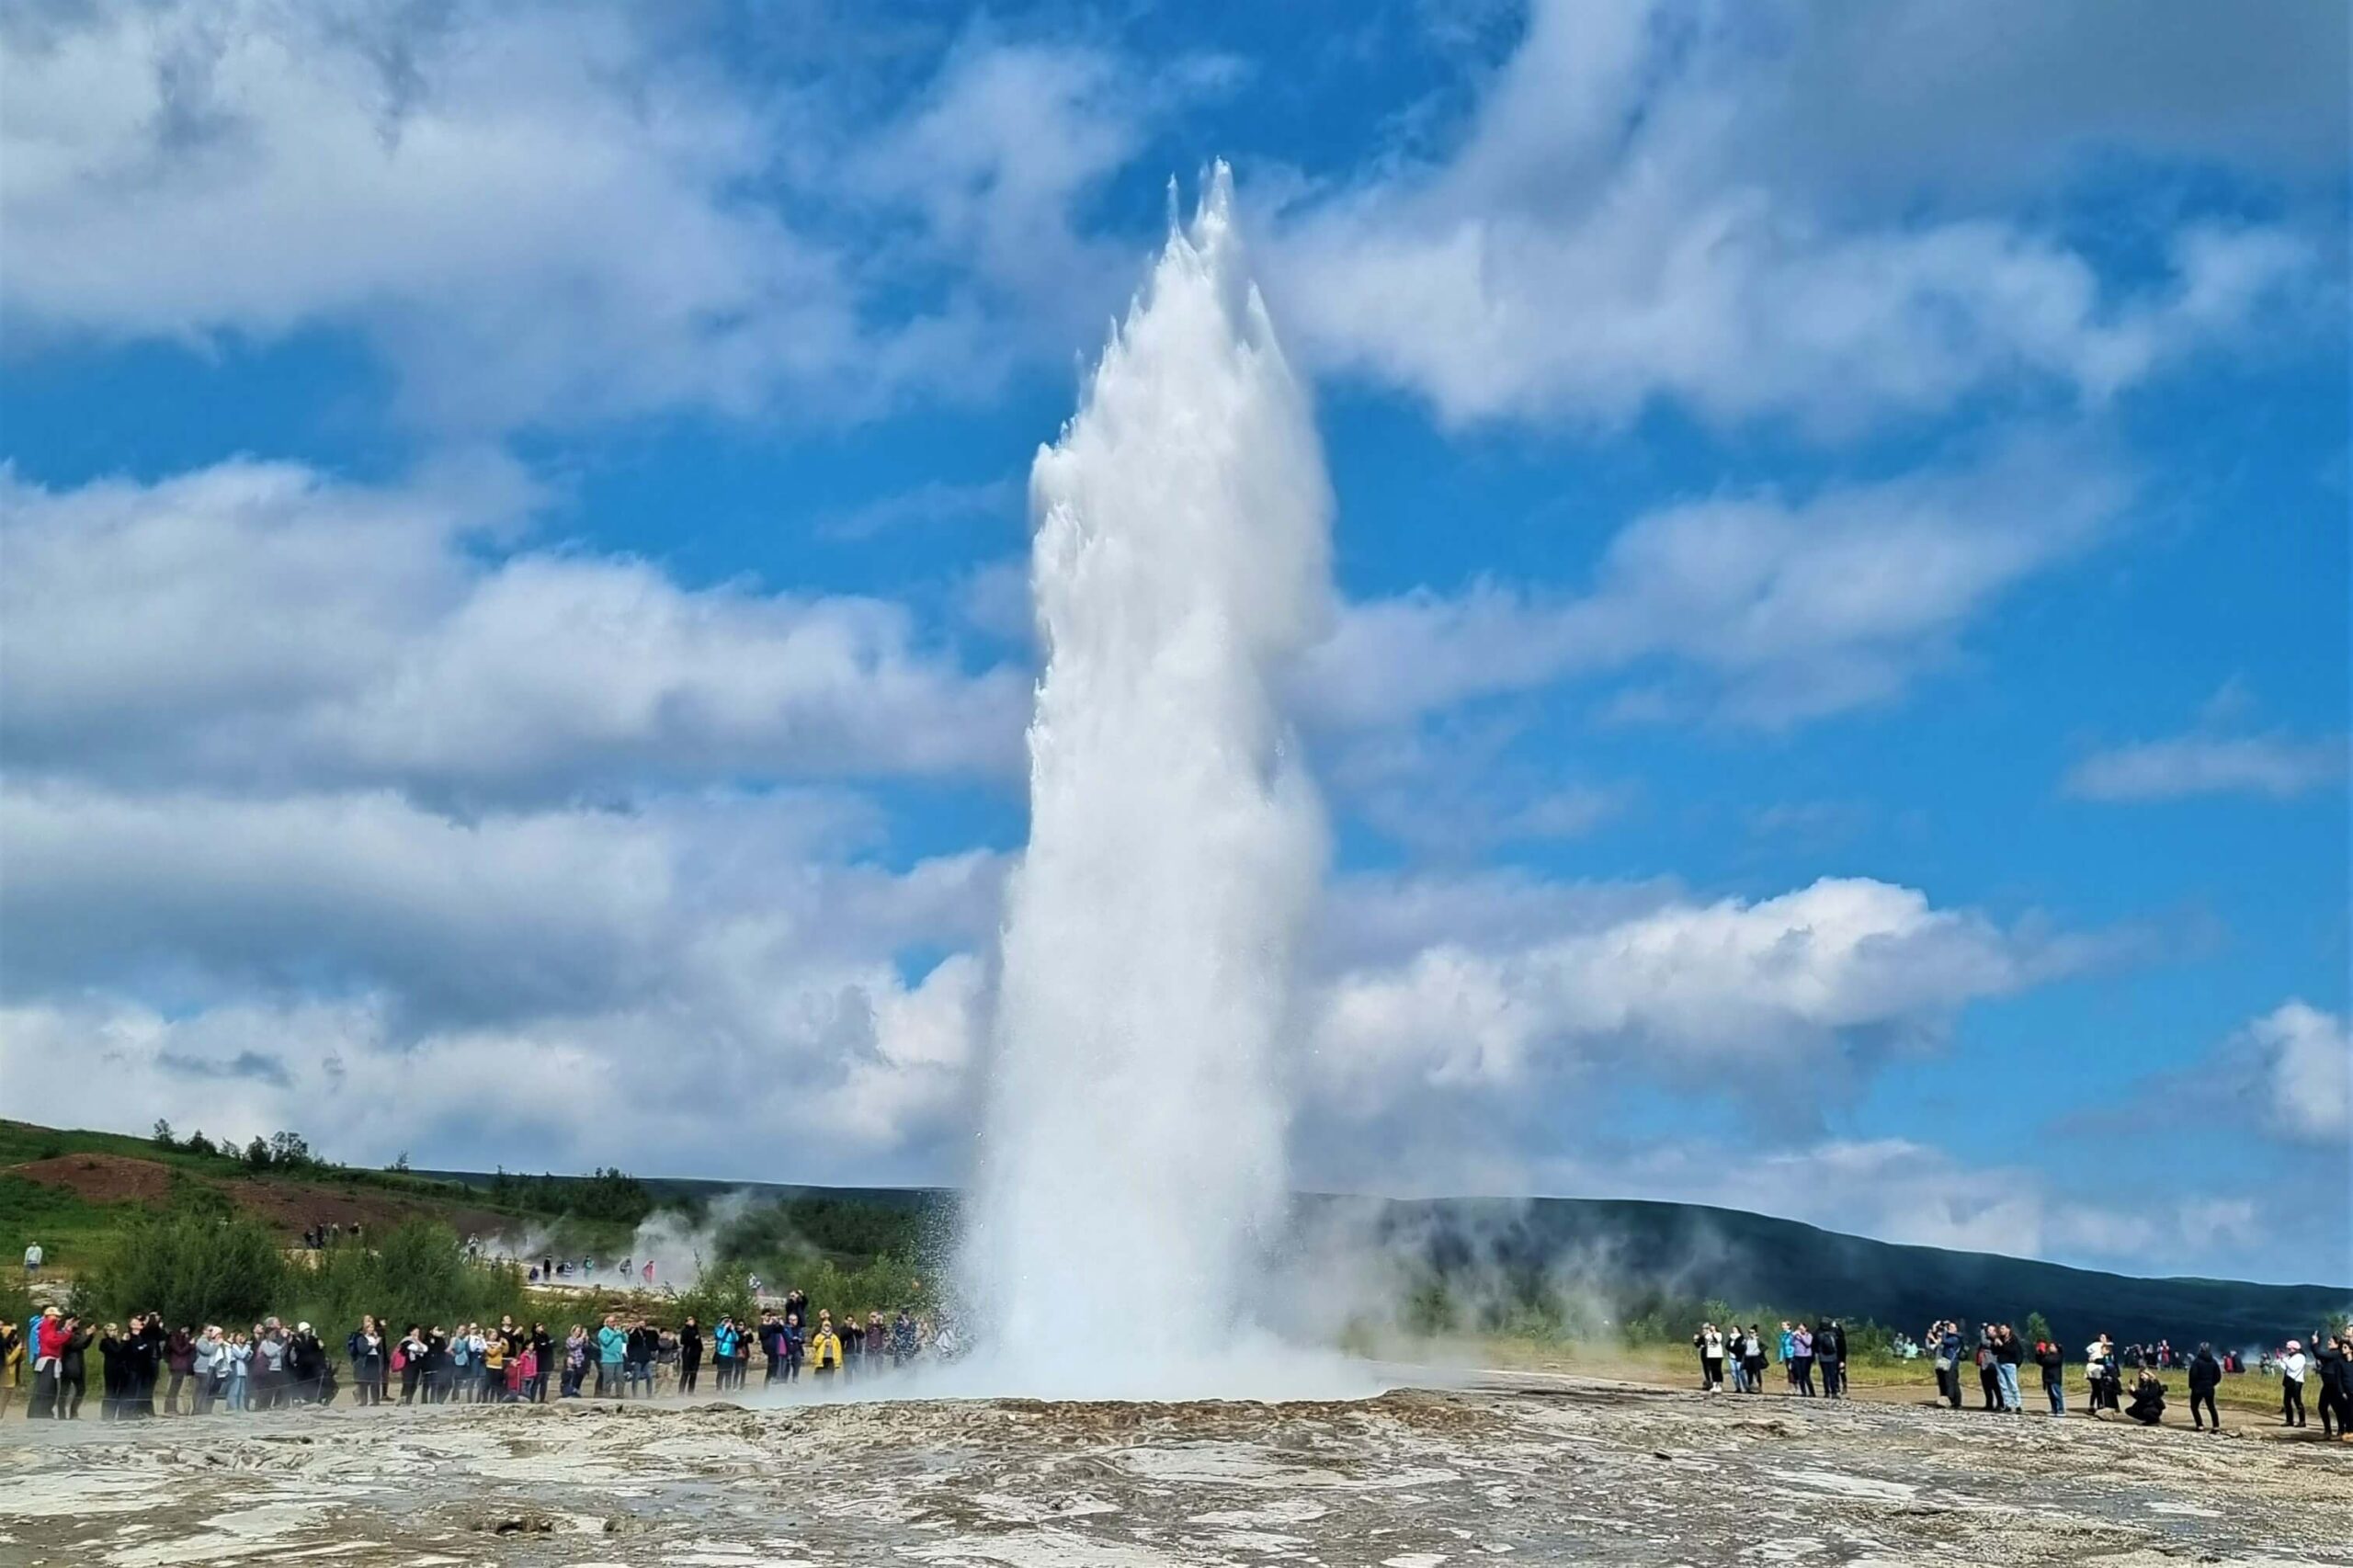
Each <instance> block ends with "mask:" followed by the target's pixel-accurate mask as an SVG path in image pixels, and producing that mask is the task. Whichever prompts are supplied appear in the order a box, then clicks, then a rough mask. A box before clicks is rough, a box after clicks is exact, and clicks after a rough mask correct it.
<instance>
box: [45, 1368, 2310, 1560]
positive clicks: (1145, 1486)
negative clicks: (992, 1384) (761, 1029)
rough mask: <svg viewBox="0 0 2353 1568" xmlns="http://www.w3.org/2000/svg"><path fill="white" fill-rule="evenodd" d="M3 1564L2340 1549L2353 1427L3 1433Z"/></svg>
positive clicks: (1129, 1410)
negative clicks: (2222, 1432) (2309, 1430)
mask: <svg viewBox="0 0 2353 1568" xmlns="http://www.w3.org/2000/svg"><path fill="white" fill-rule="evenodd" d="M0 1464H5V1467H6V1476H7V1481H6V1485H5V1487H0V1562H6V1563H11V1564H14V1563H23V1564H28V1565H31V1564H57V1565H61V1568H62V1565H63V1564H76V1565H79V1564H93V1565H96V1564H106V1565H109V1568H171V1565H176V1564H189V1563H210V1562H256V1563H258V1562H289V1561H311V1560H313V1559H315V1560H318V1561H323V1562H341V1563H355V1564H377V1563H383V1564H393V1563H398V1564H407V1565H414V1568H443V1565H447V1564H456V1563H473V1562H500V1563H549V1564H571V1565H574V1568H586V1565H589V1564H652V1563H664V1564H682V1565H691V1568H753V1565H755V1564H776V1565H784V1564H810V1565H815V1564H832V1563H853V1562H855V1563H873V1562H920V1563H940V1564H951V1565H952V1564H1031V1563H1035V1564H1051V1565H1070V1568H1128V1565H1135V1568H1152V1565H1158V1564H1195V1563H1321V1564H1329V1565H1332V1568H1373V1565H1379V1568H1438V1565H1439V1564H1443V1563H1469V1562H1490V1561H1498V1560H1502V1561H1518V1562H1603V1563H1608V1562H1628V1563H1635V1562H1639V1563H1673V1562H1690V1563H1716V1562H1724V1563H1732V1562H1740V1563H1750V1562H1756V1563H1779V1562H1803V1563H1907V1564H1908V1563H1944V1562H1954V1563H1959V1562H1970V1563H2070V1564H2083V1563H2101V1564H2111V1565H2117V1568H2124V1565H2131V1564H2142V1563H2152V1564H2154V1563H2157V1562H2270V1563H2290V1562H2309V1563H2347V1564H2353V1447H2339V1448H2323V1447H2321V1446H2319V1445H2316V1444H2290V1443H2279V1442H2268V1441H2262V1440H2258V1439H2256V1438H2252V1437H2223V1438H2219V1439H2217V1438H2213V1437H2200V1436H2199V1435H2196V1434H2190V1433H2178V1432H2170V1431H2156V1432H2150V1431H2143V1430H2140V1429H2137V1428H2128V1427H2123V1426H2113V1425H2109V1424H2106V1423H2096V1422H2090V1421H2084V1420H2080V1419H2077V1420H2069V1421H2064V1422H2053V1421H2048V1420H2043V1419H2039V1418H2036V1417H2031V1416H2029V1417H2023V1418H2016V1419H2009V1418H2002V1417H1994V1416H1984V1415H1977V1414H1975V1413H1948V1412H1940V1411H1936V1410H1931V1409H1927V1408H1921V1407H1913V1406H1898V1405H1885V1404H1863V1403H1857V1404H1851V1405H1850V1404H1837V1405H1832V1404H1821V1403H1812V1404H1798V1403H1791V1402H1787V1401H1781V1400H1768V1399H1759V1400H1755V1401H1748V1400H1734V1399H1730V1398H1720V1399H1715V1400H1708V1399H1704V1398H1701V1397H1699V1396H1697V1395H1692V1394H1683V1393H1677V1392H1666V1391H1662V1390H1643V1389H1633V1388H1626V1387H1593V1386H1579V1385H1574V1384H1568V1385H1541V1384H1537V1383H1533V1382H1530V1383H1528V1384H1523V1385H1520V1386H1517V1387H1506V1388H1498V1389H1483V1390H1478V1391H1424V1390H1408V1391H1401V1392H1393V1393H1390V1394H1386V1395H1383V1396H1381V1397H1380V1398H1378V1399H1371V1400H1364V1401H1357V1402H1350V1403H1290V1404H1247V1403H1192V1404H1041V1403H1033V1402H1028V1401H1007V1400H975V1401H905V1402H873V1403H834V1404H811V1405H783V1406H777V1407H771V1408H762V1409H754V1408H747V1407H743V1406H738V1405H734V1404H731V1403H717V1402H705V1403H695V1404H666V1405H665V1404H652V1405H635V1406H629V1407H625V1408H615V1407H612V1406H609V1405H606V1406H593V1405H583V1404H569V1405H556V1406H546V1407H537V1408H534V1407H528V1406H517V1407H501V1406H488V1407H483V1408H450V1407H444V1408H438V1409H430V1410H407V1411H404V1410H398V1409H392V1410H383V1411H356V1410H335V1411H324V1412H299V1413H295V1414H293V1415H280V1416H274V1417H270V1418H267V1420H264V1419H259V1418H254V1419H245V1418H212V1419H207V1420H203V1421H194V1420H190V1421H155V1422H150V1423H143V1424H140V1425H137V1426H124V1427H115V1426H99V1425H97V1424H94V1423H89V1422H85V1423H82V1424H81V1425H80V1426H79V1427H78V1428H73V1427H56V1428H50V1427H43V1426H40V1424H38V1423H27V1424H22V1425H19V1424H17V1423H11V1424H9V1426H7V1427H6V1429H5V1433H0Z"/></svg>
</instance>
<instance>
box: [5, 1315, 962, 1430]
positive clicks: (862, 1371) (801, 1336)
mask: <svg viewBox="0 0 2353 1568" xmlns="http://www.w3.org/2000/svg"><path fill="white" fill-rule="evenodd" d="M808 1312H809V1307H808V1301H807V1298H806V1297H805V1296H803V1295H802V1294H801V1292H799V1291H797V1290H794V1291H788V1292H787V1293H786V1295H785V1297H784V1298H783V1300H782V1302H781V1303H780V1304H779V1305H778V1306H775V1307H773V1308H769V1309H765V1310H763V1311H761V1312H759V1313H758V1314H757V1316H756V1317H753V1316H746V1317H745V1318H743V1319H741V1320H739V1319H737V1318H735V1317H733V1316H732V1315H729V1316H722V1317H721V1318H720V1319H719V1321H718V1322H717V1323H715V1324H710V1326H709V1327H708V1328H706V1327H705V1326H704V1325H702V1324H699V1323H698V1322H697V1321H696V1320H695V1318H694V1317H693V1316H692V1315H691V1314H689V1315H687V1316H686V1317H684V1318H683V1319H682V1320H681V1321H679V1322H678V1323H677V1324H676V1325H675V1326H667V1325H664V1324H657V1323H655V1322H654V1320H653V1319H652V1318H651V1317H649V1316H646V1315H644V1314H626V1315H625V1314H622V1313H619V1312H613V1313H608V1314H606V1315H605V1317H604V1319H603V1321H602V1322H601V1323H599V1324H594V1325H589V1324H572V1325H571V1328H570V1330H569V1331H568V1332H566V1333H565V1334H563V1335H562V1336H561V1337H559V1336H558V1335H557V1334H556V1333H555V1332H554V1331H553V1330H551V1328H550V1327H549V1326H548V1325H547V1324H545V1323H532V1324H528V1325H527V1324H519V1323H517V1322H516V1321H515V1319H514V1318H513V1317H511V1316H507V1317H502V1318H501V1319H500V1320H499V1322H498V1324H496V1325H495V1326H491V1325H486V1324H472V1323H465V1324H457V1325H456V1326H454V1327H449V1328H445V1327H443V1326H442V1325H440V1324H432V1325H426V1324H408V1325H407V1326H406V1327H405V1328H404V1329H402V1330H400V1331H399V1332H397V1333H395V1332H393V1331H392V1328H391V1325H390V1324H389V1323H388V1322H386V1321H383V1320H380V1319H379V1318H377V1317H376V1316H374V1315H373V1314H365V1315H363V1316H362V1317H361V1318H360V1320H359V1323H358V1326H356V1327H355V1328H353V1329H352V1330H351V1331H350V1333H349V1334H348V1335H346V1336H345V1338H344V1341H343V1344H342V1346H341V1349H342V1355H341V1357H340V1358H337V1357H336V1356H335V1355H334V1354H333V1353H332V1352H331V1350H330V1347H329V1346H328V1344H327V1342H326V1341H325V1340H324V1338H323V1337H322V1336H321V1335H319V1334H318V1333H317V1332H316V1331H315V1330H313V1327H312V1325H311V1324H308V1323H302V1322H297V1323H295V1324H292V1325H291V1326H289V1325H287V1324H283V1323H281V1322H280V1321H279V1320H278V1319H277V1318H275V1317H271V1318H265V1319H264V1320H263V1321H261V1322H260V1323H257V1324H253V1325H252V1327H251V1329H250V1330H239V1331H229V1330H224V1329H222V1327H221V1326H220V1325H218V1324H206V1325H204V1326H203V1327H201V1328H198V1327H194V1326H189V1325H183V1326H181V1327H178V1328H166V1327H165V1318H164V1316H163V1314H161V1313H160V1312H135V1313H132V1314H131V1318H130V1320H129V1321H128V1322H127V1323H124V1324H113V1323H108V1324H102V1325H94V1324H87V1323H85V1322H83V1321H82V1320H81V1319H80V1318H78V1317H76V1316H75V1315H74V1313H72V1312H67V1311H65V1310H64V1309H62V1308H59V1307H55V1306H51V1307H46V1308H43V1309H42V1310H41V1312H40V1313H39V1314H38V1315H36V1316H34V1317H33V1318H32V1319H31V1320H30V1321H29V1322H28V1323H26V1324H22V1325H19V1324H14V1323H10V1324H0V1415H6V1413H7V1411H8V1408H9V1406H10V1404H11V1403H14V1401H15V1398H16V1396H17V1392H19V1391H20V1390H27V1389H28V1392H27V1401H26V1409H25V1415H26V1416H27V1417H28V1418H29V1419H36V1420H42V1419H47V1420H65V1421H71V1420H76V1419H78V1418H80V1416H81V1415H82V1414H83V1409H84V1406H85V1403H86V1402H87V1399H88V1393H89V1373H90V1362H91V1357H92V1353H93V1352H95V1353H96V1356H97V1362H98V1369H99V1398H98V1401H97V1414H98V1418H99V1419H100V1420H104V1421H124V1420H133V1419H137V1418H140V1417H147V1416H154V1415H210V1414H212V1413H214V1412H216V1411H238V1412H241V1411H253V1410H276V1409H283V1408H287V1407H290V1406H295V1405H326V1404H332V1403H335V1400H336V1398H337V1397H338V1396H339V1395H340V1394H341V1392H343V1389H344V1387H345V1385H346V1384H347V1383H348V1385H349V1388H350V1398H351V1403H354V1404H357V1405H374V1404H386V1403H392V1402H393V1401H394V1400H395V1399H397V1401H398V1403H402V1404H417V1403H424V1404H448V1403H546V1402H547V1400H548V1398H549V1392H550V1385H551V1383H552V1384H553V1386H554V1391H555V1394H556V1397H558V1398H561V1399H577V1398H582V1397H596V1398H612V1399H628V1398H631V1397H641V1398H645V1397H652V1396H653V1395H654V1394H657V1393H681V1394H690V1393H695V1392H699V1390H700V1389H701V1387H702V1386H703V1384H702V1377H703V1372H704V1370H705V1368H706V1365H707V1366H708V1369H709V1371H710V1387H711V1388H712V1389H713V1390H715V1391H728V1390H740V1389H744V1388H747V1387H748V1386H749V1385H750V1381H751V1377H752V1364H753V1362H754V1360H755V1359H757V1360H759V1361H760V1362H761V1363H762V1364H763V1374H762V1377H761V1383H762V1386H763V1387H768V1386H773V1385H777V1384H789V1383H795V1382H798V1381H800V1380H801V1377H802V1375H803V1373H804V1372H805V1373H806V1374H807V1375H808V1376H809V1377H810V1378H811V1379H812V1380H813V1381H815V1382H817V1383H820V1384H824V1383H830V1382H834V1381H839V1382H842V1383H847V1382H849V1381H854V1380H858V1379H861V1378H867V1377H872V1376H878V1375H881V1374H884V1373H887V1372H892V1371H904V1370H906V1369H908V1368H909V1367H911V1366H912V1365H914V1364H915V1363H916V1362H917V1361H918V1360H919V1359H920V1358H923V1357H925V1356H926V1355H940V1354H945V1353H948V1352H949V1351H950V1350H951V1349H952V1342H951V1339H950V1337H949V1336H947V1335H934V1334H933V1332H932V1329H931V1326H930V1324H928V1323H927V1322H926V1321H925V1320H923V1319H919V1318H917V1317H916V1316H915V1314H914V1313H913V1312H911V1311H909V1310H907V1309H904V1308H902V1309H901V1310H900V1311H899V1312H898V1313H897V1315H896V1316H895V1317H894V1318H892V1319H890V1320H887V1321H886V1320H885V1319H884V1318H883V1316H882V1314H881V1312H879V1311H870V1312H868V1313H867V1314H866V1315H865V1317H864V1318H863V1319H861V1318H859V1317H858V1315H857V1314H855V1313H845V1314H844V1315H843V1317H842V1319H841V1321H840V1322H839V1323H836V1322H835V1319H834V1314H833V1312H832V1310H831V1309H829V1308H820V1309H818V1311H817V1313H816V1316H815V1318H814V1319H813V1320H811V1319H810V1318H809V1316H808ZM28 1385H29V1387H28ZM395 1391H397V1392H395Z"/></svg>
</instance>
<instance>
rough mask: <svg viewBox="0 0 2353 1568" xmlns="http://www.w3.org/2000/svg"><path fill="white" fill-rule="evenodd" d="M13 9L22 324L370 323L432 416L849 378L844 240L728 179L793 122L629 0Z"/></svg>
mask: <svg viewBox="0 0 2353 1568" xmlns="http://www.w3.org/2000/svg"><path fill="white" fill-rule="evenodd" d="M66 15H70V14H66V13H59V12H56V11H53V10H47V9H38V10H36V11H34V12H31V13H28V12H26V11H24V10H22V9H18V10H17V11H16V12H14V13H13V16H14V17H15V20H14V21H13V22H12V24H11V25H10V28H9V30H8V36H7V44H8V50H9V54H10V57H11V60H12V62H13V66H12V69H11V71H10V91H9V94H8V106H7V109H6V118H5V119H4V120H0V127H5V132H4V134H5V147H6V157H5V158H0V165H4V166H5V168H6V175H5V176H0V204H4V205H5V208H6V213H7V218H8V227H9V267H8V278H7V282H6V296H5V297H6V301H7V303H8V305H9V307H10V310H11V312H12V313H13V314H14V315H15V316H16V317H17V321H18V323H19V324H20V327H21V326H22V325H27V324H29V325H30V326H32V327H34V328H35V329H37V330H51V331H77V330H84V331H90V332H95V333H99V334H104V335H118V334H120V335H142V336H149V335H152V336H162V337H170V338H181V339H199V340H200V339H204V338H207V337H210V336H211V335H215V334H220V333H231V334H241V335H251V336H255V337H261V338H268V337H273V336H277V335H282V334H284V333H287V332H289V331H290V330H292V329H294V328H296V327H299V326H302V325H304V324H309V323H311V322H313V321H317V320H327V321H334V322H339V323H347V324H357V325H359V326H361V327H363V328H364V329H366V330H367V331H368V332H369V335H371V337H372V338H373V339H374V341H375V342H376V343H377V344H378V345H379V346H380V347H382V348H383V350H384V351H385V352H386V353H388V354H390V355H391V356H392V357H393V358H395V360H396V361H398V363H399V364H400V366H401V368H402V369H403V370H404V374H405V377H406V384H407V388H408V393H409V395H410V397H411V399H412V402H413V403H414V405H415V412H416V413H418V414H420V415H424V416H426V417H427V418H429V419H432V420H434V421H437V422H442V423H474V422H479V421H483V420H490V421H494V422H495V421H505V420H509V419H515V418H530V417H537V416H557V417H565V416H581V415H588V416H597V415H619V414H626V413H629V412H632V411H634V410H638V409H642V408H648V407H654V406H659V405H661V404H663V403H668V402H672V401H676V400H680V399H688V400H693V401H698V402H708V403H712V404H715V405H717V406H719V407H722V408H724V409H731V410H734V411H738V412H748V411H750V410H753V409H756V408H760V407H763V406H766V405H767V403H769V402H770V401H771V400H772V399H774V398H775V397H776V396H778V395H779V393H780V392H783V391H785V390H787V389H791V388H809V387H824V388H828V389H836V390H838V389H840V388H842V387H844V386H846V385H847V386H853V387H854V386H857V385H858V384H859V383H861V382H864V381H867V380H868V379H869V377H870V374H871V371H870V369H869V366H870V361H871V356H870V348H869V346H868V345H867V344H865V343H864V342H862V341H861V335H860V333H859V332H858V324H857V317H856V303H857V301H856V297H855V292H854V290H853V288H852V286H851V283H850V281H849V280H848V279H847V278H846V277H845V276H844V275H843V268H842V267H841V265H840V263H839V262H838V260H837V258H835V256H832V255H831V254H829V253H828V251H827V250H826V249H824V248H823V247H822V246H820V245H818V244H813V243H812V242H811V241H810V240H809V239H807V238H805V237H803V236H802V235H801V234H800V233H796V232H795V231H794V230H793V229H792V228H790V227H789V226H788V225H787V223H786V222H784V221H783V220H782V219H781V218H780V217H779V215H778V214H777V213H776V211H775V210H772V209H771V208H769V207H767V206H766V205H763V204H761V203H758V202H756V201H752V200H749V199H746V194H747V191H748V189H749V187H752V186H753V185H754V184H755V183H756V181H757V180H759V179H760V177H761V176H763V175H764V173H766V172H767V168H768V165H769V163H770V160H771V156H772V153H771V152H770V149H771V148H772V147H773V146H774V145H775V144H776V143H777V142H779V141H780V140H781V139H782V135H783V132H784V131H786V129H787V114H788V112H789V107H790V106H789V105H787V106H786V107H785V108H779V109H777V110H773V111H760V112H756V111H755V110H753V109H752V108H750V107H748V106H747V105H746V103H745V100H744V98H743V97H742V96H741V95H740V94H738V93H737V92H735V91H734V90H733V89H732V88H731V87H730V86H729V85H728V84H726V83H725V82H724V81H723V80H722V79H721V78H720V77H719V76H718V75H717V74H716V73H715V71H713V70H712V69H710V67H709V66H708V65H707V64H703V63H699V62H697V61H695V60H694V59H692V58H690V57H686V56H682V55H679V54H676V53H667V52H665V51H661V50H659V49H658V48H657V47H656V46H655V43H654V40H652V39H651V38H649V37H648V36H646V35H645V34H644V33H643V32H642V30H641V29H639V28H637V27H635V26H634V25H633V24H632V22H631V20H630V19H629V18H628V17H626V16H625V15H624V14H622V13H618V12H611V11H601V12H597V13H595V14H582V13H578V12H575V11H572V10H568V9H560V8H558V9H547V8H539V7H533V6H521V7H492V6H456V7H447V8H438V9H435V10H432V11H425V12H420V11H418V10H416V9H415V8H404V9H401V10H397V11H385V12H381V13H374V14H369V13H365V12H351V11H347V10H339V9H338V10H333V11H327V10H314V9H312V8H308V7H300V6H296V7H288V6H269V5H262V4H244V5H239V6H233V7H231V8H229V9H227V10H222V9H221V8H219V7H215V6H113V7H102V8H98V9H97V10H93V11H90V12H88V13H86V14H85V15H78V16H74V17H73V19H72V20H64V19H61V18H62V17H64V16H66Z"/></svg>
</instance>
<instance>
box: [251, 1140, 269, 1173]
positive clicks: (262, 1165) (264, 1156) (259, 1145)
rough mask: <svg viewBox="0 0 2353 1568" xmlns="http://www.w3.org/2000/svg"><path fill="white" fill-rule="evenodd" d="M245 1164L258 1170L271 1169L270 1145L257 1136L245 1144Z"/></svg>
mask: <svg viewBox="0 0 2353 1568" xmlns="http://www.w3.org/2000/svg"><path fill="white" fill-rule="evenodd" d="M245 1164H247V1165H251V1166H252V1167H253V1168H254V1169H256V1170H257V1171H266V1170H267V1169H269V1145H268V1144H267V1143H265V1142H262V1141H261V1140H260V1139H259V1138H256V1139H255V1140H254V1141H253V1142H250V1143H248V1144H246V1145H245Z"/></svg>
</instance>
